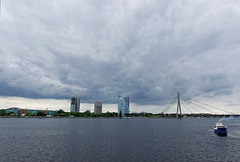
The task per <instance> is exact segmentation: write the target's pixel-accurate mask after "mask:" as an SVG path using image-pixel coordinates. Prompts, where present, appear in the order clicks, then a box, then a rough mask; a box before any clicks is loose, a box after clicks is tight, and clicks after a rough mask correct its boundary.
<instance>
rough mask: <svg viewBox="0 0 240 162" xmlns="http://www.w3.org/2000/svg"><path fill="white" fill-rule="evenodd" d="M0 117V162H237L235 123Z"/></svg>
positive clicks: (239, 146)
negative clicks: (223, 132) (218, 126)
mask: <svg viewBox="0 0 240 162" xmlns="http://www.w3.org/2000/svg"><path fill="white" fill-rule="evenodd" d="M216 121H217V119H77V118H71V119H66V118H64V119H31V118H30V119H7V118H6V119H5V118H0V139H1V140H0V141H1V142H0V145H1V147H0V152H1V155H3V156H2V157H1V160H0V161H33V160H36V161H201V160H202V159H204V161H239V160H240V155H239V151H240V142H239V138H240V124H239V123H240V120H239V119H234V120H232V121H231V122H230V121H229V122H226V125H227V126H228V136H226V137H224V138H221V137H219V136H217V135H216V134H215V133H214V131H213V126H214V124H215V123H216Z"/></svg>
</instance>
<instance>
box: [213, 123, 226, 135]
mask: <svg viewBox="0 0 240 162" xmlns="http://www.w3.org/2000/svg"><path fill="white" fill-rule="evenodd" d="M214 132H215V133H217V134H218V135H222V136H226V135H227V127H226V126H224V125H223V123H222V122H221V121H219V122H217V123H216V124H215V126H214Z"/></svg>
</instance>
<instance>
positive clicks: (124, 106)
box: [118, 96, 130, 117]
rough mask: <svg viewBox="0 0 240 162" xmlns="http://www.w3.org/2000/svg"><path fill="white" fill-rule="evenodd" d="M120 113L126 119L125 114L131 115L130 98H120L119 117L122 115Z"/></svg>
mask: <svg viewBox="0 0 240 162" xmlns="http://www.w3.org/2000/svg"><path fill="white" fill-rule="evenodd" d="M120 112H121V114H122V116H123V117H124V116H125V114H129V113H130V111H129V97H122V96H118V115H120Z"/></svg>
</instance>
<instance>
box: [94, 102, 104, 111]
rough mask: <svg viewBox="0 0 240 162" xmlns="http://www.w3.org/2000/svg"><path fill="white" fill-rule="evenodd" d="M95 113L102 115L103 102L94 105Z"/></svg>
mask: <svg viewBox="0 0 240 162" xmlns="http://www.w3.org/2000/svg"><path fill="white" fill-rule="evenodd" d="M94 113H95V114H102V103H101V102H95V103H94Z"/></svg>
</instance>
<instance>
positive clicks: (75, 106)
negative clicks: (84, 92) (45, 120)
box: [70, 97, 80, 112]
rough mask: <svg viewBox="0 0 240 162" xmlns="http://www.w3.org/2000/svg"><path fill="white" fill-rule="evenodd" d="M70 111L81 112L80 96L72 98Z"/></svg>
mask: <svg viewBox="0 0 240 162" xmlns="http://www.w3.org/2000/svg"><path fill="white" fill-rule="evenodd" d="M70 112H80V98H76V97H72V98H71V106H70Z"/></svg>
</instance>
